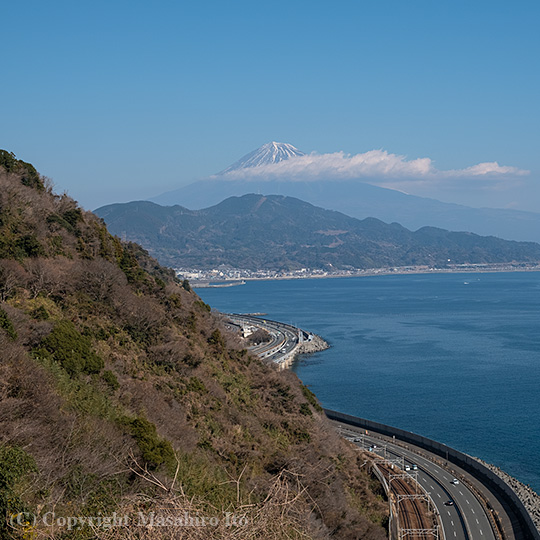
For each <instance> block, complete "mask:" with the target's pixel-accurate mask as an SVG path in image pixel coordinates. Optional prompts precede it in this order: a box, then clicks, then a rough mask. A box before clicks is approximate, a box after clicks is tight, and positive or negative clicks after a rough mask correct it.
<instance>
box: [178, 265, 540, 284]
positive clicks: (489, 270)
mask: <svg viewBox="0 0 540 540" xmlns="http://www.w3.org/2000/svg"><path fill="white" fill-rule="evenodd" d="M517 264H520V263H516V265H517ZM514 272H540V263H539V264H536V265H534V266H531V265H529V266H512V265H510V264H509V263H504V264H500V265H495V264H493V265H482V266H474V267H473V266H469V265H467V266H463V267H457V266H456V267H450V268H425V267H414V268H413V267H388V268H370V269H367V270H358V271H343V272H336V273H332V274H327V273H324V274H321V273H318V272H316V273H308V272H305V273H301V274H285V275H281V276H280V275H275V276H253V277H247V276H243V277H241V278H219V277H218V278H213V279H202V280H197V279H192V280H191V281H190V285H191V286H192V287H193V288H197V289H205V288H221V287H235V286H240V285H245V283H246V282H247V281H286V280H296V279H336V278H354V277H374V276H403V275H423V274H466V275H470V274H496V273H514ZM178 276H179V277H180V276H182V274H181V273H179V274H178ZM188 279H189V278H188ZM220 281H221V282H220Z"/></svg>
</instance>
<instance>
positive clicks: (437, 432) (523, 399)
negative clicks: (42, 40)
mask: <svg viewBox="0 0 540 540" xmlns="http://www.w3.org/2000/svg"><path fill="white" fill-rule="evenodd" d="M200 294H201V296H202V297H203V298H204V300H205V301H208V302H210V303H211V304H212V305H213V306H215V307H216V308H217V309H220V310H223V311H232V312H264V313H266V314H267V315H265V316H266V317H267V318H269V319H276V320H281V321H284V322H290V323H292V324H295V325H297V326H299V327H302V328H308V329H309V330H311V331H313V332H316V333H317V334H319V335H321V336H322V337H323V338H324V339H326V340H327V341H329V342H330V344H331V348H330V349H329V350H327V351H323V352H320V353H316V354H315V355H312V356H309V357H307V356H306V357H303V358H300V359H299V361H297V362H296V363H295V364H294V366H293V370H294V371H295V372H296V373H297V374H298V375H299V377H300V379H301V380H302V381H303V382H304V384H307V385H308V386H309V387H310V388H311V389H312V390H313V391H314V392H315V393H316V394H317V396H319V398H320V399H321V402H322V404H323V406H325V407H327V408H330V409H334V410H338V411H342V412H345V413H349V414H352V415H356V416H361V417H365V418H369V419H371V420H375V421H380V422H383V423H386V424H390V425H393V426H396V427H400V428H402V429H406V430H409V431H413V432H416V433H419V434H421V435H424V436H426V437H430V438H432V439H435V440H438V441H441V442H444V443H446V444H448V445H450V446H452V447H455V448H457V449H459V450H461V451H464V452H466V453H468V454H470V455H474V456H477V457H479V458H481V459H484V460H485V461H488V462H490V463H493V464H495V465H497V466H498V467H501V468H502V469H503V470H505V471H506V472H508V473H509V474H511V475H513V476H515V477H516V478H518V479H519V480H521V481H522V482H523V483H525V484H529V485H530V486H531V487H532V488H533V489H535V490H536V491H537V492H539V491H540V472H539V469H538V446H539V444H540V407H539V402H538V400H539V397H538V388H540V334H539V333H538V321H539V320H540V273H538V272H531V273H498V274H437V275H415V276H413V275H401V276H379V277H363V278H342V279H329V280H291V281H261V282H248V283H247V284H246V285H244V286H242V287H232V288H225V289H201V290H200Z"/></svg>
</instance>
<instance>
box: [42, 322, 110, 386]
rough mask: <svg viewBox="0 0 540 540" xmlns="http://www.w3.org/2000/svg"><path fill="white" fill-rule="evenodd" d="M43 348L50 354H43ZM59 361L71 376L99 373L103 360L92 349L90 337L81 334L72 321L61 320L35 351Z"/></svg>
mask: <svg viewBox="0 0 540 540" xmlns="http://www.w3.org/2000/svg"><path fill="white" fill-rule="evenodd" d="M43 350H44V351H46V353H48V354H45V355H44V354H43ZM35 352H36V354H38V355H40V356H49V357H50V358H51V359H53V360H55V361H56V362H58V363H59V364H60V365H61V366H62V367H63V368H64V369H65V370H66V371H67V372H68V373H69V374H70V375H71V376H75V375H77V374H79V373H99V372H100V371H101V369H103V366H104V363H103V360H102V359H101V358H100V357H99V356H98V355H97V354H96V353H95V352H94V351H93V350H92V344H91V341H90V338H88V337H86V336H83V335H81V334H80V333H79V332H78V331H77V329H76V328H75V326H74V325H73V323H72V322H70V321H61V322H59V323H58V324H57V325H56V326H55V327H54V328H53V330H52V332H51V333H50V334H49V335H48V336H47V337H46V338H45V339H44V340H43V341H42V342H41V348H40V349H38V350H37V351H35Z"/></svg>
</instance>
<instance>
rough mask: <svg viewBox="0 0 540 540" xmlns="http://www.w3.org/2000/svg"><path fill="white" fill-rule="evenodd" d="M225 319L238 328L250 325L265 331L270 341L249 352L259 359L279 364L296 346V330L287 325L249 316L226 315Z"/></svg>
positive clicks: (252, 348)
mask: <svg viewBox="0 0 540 540" xmlns="http://www.w3.org/2000/svg"><path fill="white" fill-rule="evenodd" d="M227 318H228V319H229V320H230V321H231V322H232V323H234V324H237V325H239V326H243V325H251V326H256V327H259V328H263V329H264V330H266V331H267V332H268V333H269V334H270V336H271V341H270V342H266V343H261V344H260V345H256V346H254V347H251V348H250V350H251V351H252V352H253V353H255V354H257V355H258V356H259V357H260V358H264V359H265V360H269V361H271V362H277V363H279V362H280V361H281V359H282V358H286V357H287V356H288V355H290V354H291V353H292V352H293V351H294V349H295V348H296V346H297V345H298V341H299V340H298V329H297V328H294V327H293V326H290V325H288V324H283V323H279V322H276V321H269V320H267V319H262V318H260V317H254V316H251V315H237V314H231V315H227Z"/></svg>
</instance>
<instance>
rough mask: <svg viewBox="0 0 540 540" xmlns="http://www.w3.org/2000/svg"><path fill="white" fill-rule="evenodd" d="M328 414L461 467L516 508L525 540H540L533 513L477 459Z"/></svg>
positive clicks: (418, 437) (396, 431)
mask: <svg viewBox="0 0 540 540" xmlns="http://www.w3.org/2000/svg"><path fill="white" fill-rule="evenodd" d="M324 412H325V414H326V416H327V417H328V418H329V419H330V420H336V421H338V422H343V423H345V424H349V425H351V426H356V427H359V428H362V429H367V430H369V431H376V432H377V433H380V434H381V435H387V436H389V437H396V439H399V440H400V441H403V442H406V443H409V444H412V445H414V446H418V447H420V448H423V449H425V450H428V451H429V452H431V453H433V454H436V455H438V456H441V457H442V458H444V459H445V460H446V461H449V462H451V463H453V464H455V465H457V466H458V467H461V468H462V469H464V470H466V471H467V472H468V473H470V474H472V475H473V476H474V477H475V478H477V479H478V480H480V481H481V482H482V483H483V484H485V485H487V486H488V487H490V488H491V489H492V491H493V492H494V493H495V495H496V496H497V497H498V498H499V500H500V501H501V503H503V504H506V505H508V506H509V507H510V508H511V509H512V511H513V512H514V514H515V515H516V517H517V519H518V520H519V526H520V529H521V532H522V535H521V538H523V539H524V540H540V532H539V531H538V529H537V528H536V526H535V524H534V522H533V520H532V518H531V516H530V514H529V512H528V511H527V509H526V508H525V506H524V505H523V503H522V502H521V499H520V498H519V497H518V496H517V494H516V492H515V491H514V490H513V489H512V488H511V487H510V486H509V485H508V484H507V483H506V482H505V481H504V480H503V479H502V478H501V477H500V476H498V475H497V474H495V473H494V472H493V471H492V470H490V469H488V468H487V467H486V466H485V465H483V464H482V463H480V462H479V461H477V460H476V459H474V458H473V457H471V456H468V455H467V454H464V453H463V452H460V451H459V450H455V449H454V448H451V447H449V446H447V445H446V444H443V443H440V442H437V441H434V440H432V439H428V438H427V437H422V436H421V435H417V434H416V433H412V432H410V431H405V430H403V429H399V428H395V427H392V426H387V425H386V424H380V423H379V422H373V421H371V420H366V419H365V418H358V417H356V416H351V415H349V414H344V413H340V412H337V411H332V410H329V409H324ZM513 533H514V535H515V536H516V537H519V536H520V535H519V534H516V531H513Z"/></svg>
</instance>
